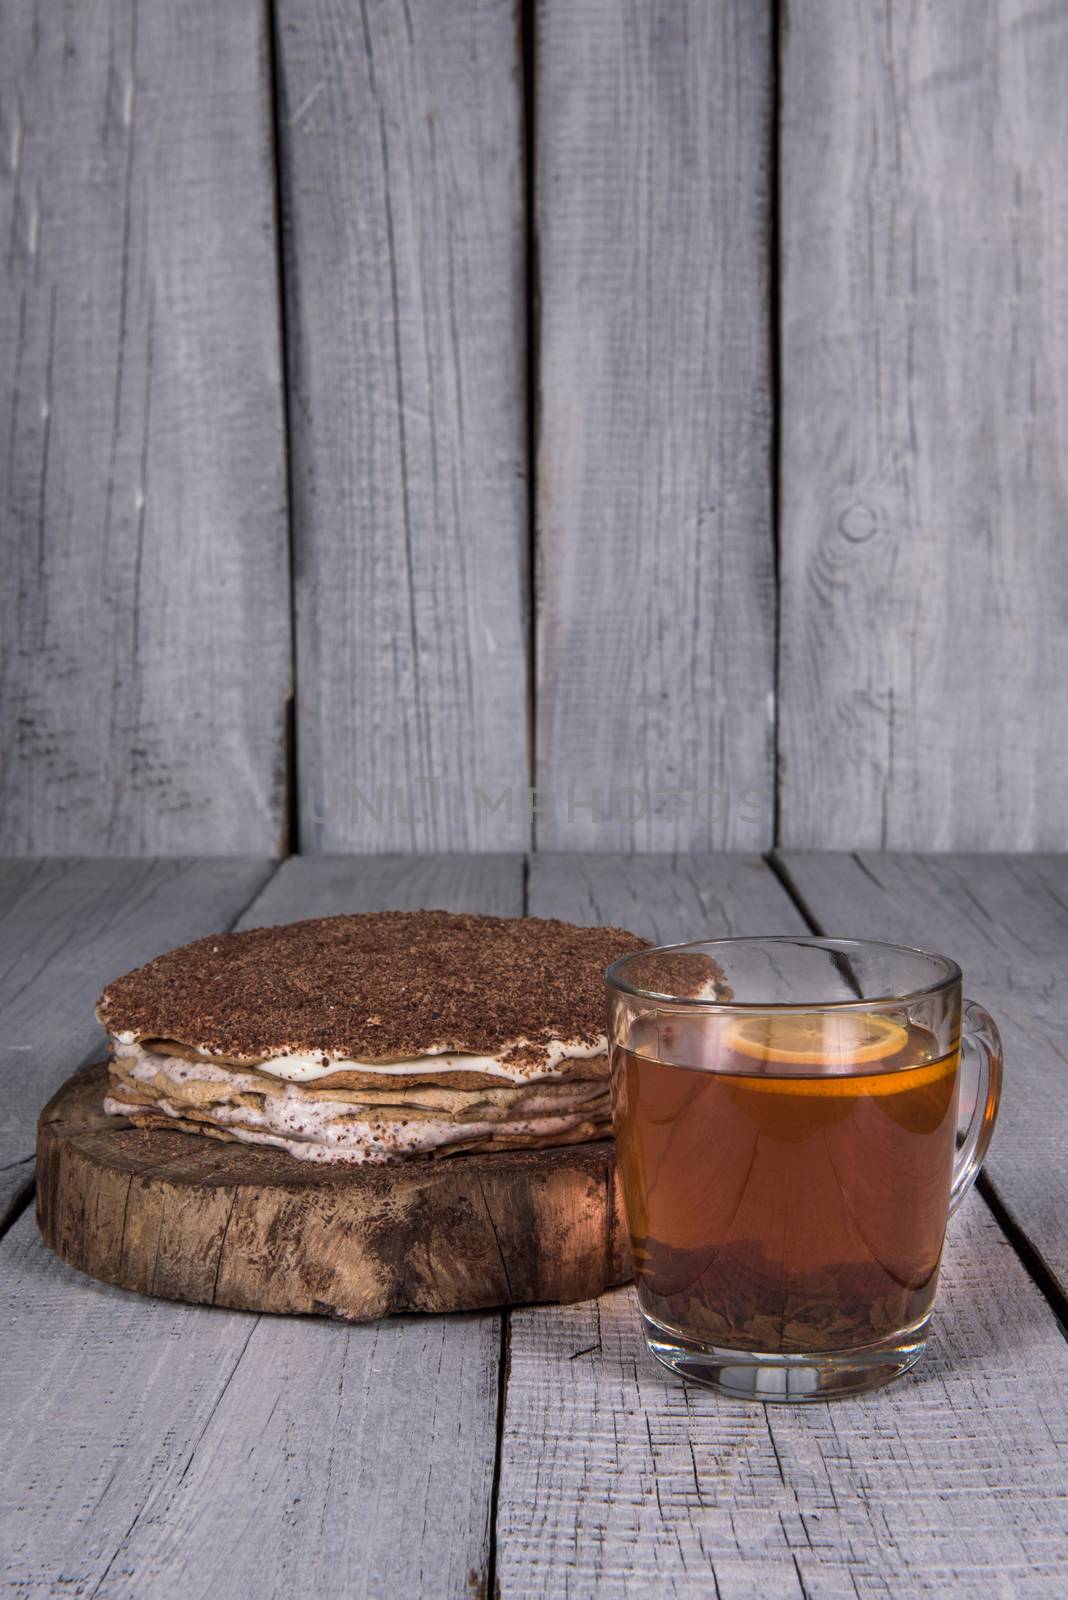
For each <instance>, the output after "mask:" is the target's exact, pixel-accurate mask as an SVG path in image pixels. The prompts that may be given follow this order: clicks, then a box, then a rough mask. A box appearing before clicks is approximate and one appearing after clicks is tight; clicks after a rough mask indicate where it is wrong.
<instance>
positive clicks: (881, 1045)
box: [724, 1011, 908, 1072]
mask: <svg viewBox="0 0 1068 1600" xmlns="http://www.w3.org/2000/svg"><path fill="white" fill-rule="evenodd" d="M724 1042H725V1043H726V1044H727V1046H728V1047H729V1048H730V1049H731V1050H734V1051H736V1052H737V1053H738V1054H739V1055H742V1056H748V1057H749V1058H750V1059H751V1060H753V1061H763V1062H768V1063H769V1064H773V1063H777V1064H779V1065H782V1066H798V1067H824V1068H825V1069H828V1070H830V1071H832V1072H833V1071H835V1070H836V1069H839V1068H841V1067H862V1066H871V1065H873V1064H874V1063H875V1062H878V1061H889V1059H890V1057H891V1056H896V1055H897V1053H898V1051H899V1050H903V1049H904V1048H905V1045H906V1044H907V1043H908V1032H907V1030H906V1029H905V1028H903V1027H902V1025H901V1023H900V1022H894V1021H893V1019H892V1018H890V1017H883V1016H879V1015H876V1014H869V1013H865V1012H862V1011H808V1012H783V1013H781V1014H776V1013H766V1014H765V1015H763V1016H755V1017H742V1018H741V1019H740V1020H739V1021H737V1022H732V1023H731V1024H730V1026H729V1027H728V1029H727V1032H726V1036H725V1040H724Z"/></svg>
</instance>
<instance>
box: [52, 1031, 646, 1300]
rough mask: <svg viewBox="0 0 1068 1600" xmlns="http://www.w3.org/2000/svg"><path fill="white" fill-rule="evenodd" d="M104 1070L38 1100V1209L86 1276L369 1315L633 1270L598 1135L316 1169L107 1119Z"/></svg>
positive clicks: (145, 1290) (616, 1276) (522, 1293)
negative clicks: (541, 1146)
mask: <svg viewBox="0 0 1068 1600" xmlns="http://www.w3.org/2000/svg"><path fill="white" fill-rule="evenodd" d="M107 1079H108V1075H107V1068H106V1066H105V1065H104V1064H103V1063H99V1064H97V1065H95V1066H92V1067H89V1068H87V1069H86V1070H85V1071H83V1072H80V1073H78V1074H76V1075H75V1076H74V1077H72V1078H71V1079H70V1080H69V1082H67V1083H65V1084H64V1085H63V1087H62V1088H61V1089H60V1091H59V1093H58V1094H56V1095H55V1096H53V1098H52V1099H51V1100H50V1101H49V1103H48V1105H47V1106H46V1107H45V1108H44V1110H43V1111H42V1113H41V1118H40V1123H39V1125H38V1134H37V1222H38V1226H39V1227H40V1230H41V1234H42V1236H43V1238H44V1240H45V1243H46V1244H47V1245H49V1247H50V1248H51V1249H53V1250H54V1251H55V1252H56V1254H57V1255H59V1256H62V1258H63V1260H64V1261H67V1262H69V1263H70V1265H71V1266H72V1267H77V1268H78V1269H79V1271H81V1272H85V1273H88V1274H89V1276H90V1277H94V1278H102V1279H103V1280H104V1281H105V1282H106V1283H114V1284H118V1285H119V1286H120V1287H121V1288H124V1289H135V1290H137V1291H138V1292H139V1293H140V1294H149V1295H165V1296H166V1297H167V1299H169V1300H192V1301H195V1302H199V1303H201V1304H204V1305H212V1306H229V1307H231V1308H233V1309H236V1310H239V1311H275V1312H282V1313H287V1314H292V1313H303V1314H304V1315H315V1316H326V1317H338V1318H340V1319H341V1320H342V1321H346V1322H373V1321H375V1320H377V1319H378V1318H380V1317H385V1316H392V1315H393V1314H394V1313H396V1312H405V1311H427V1312H441V1311H472V1310H477V1309H481V1308H485V1307H489V1306H504V1305H511V1304H523V1303H526V1302H529V1301H535V1300H554V1301H562V1300H585V1299H588V1298H589V1297H590V1296H591V1295H596V1294H600V1293H601V1291H602V1289H606V1288H611V1287H614V1286H615V1285H617V1284H620V1283H625V1282H627V1280H628V1279H629V1278H630V1276H631V1262H630V1249H629V1245H628V1241H627V1235H626V1229H625V1226H624V1223H623V1216H622V1207H621V1202H620V1198H619V1193H618V1185H617V1178H616V1162H615V1147H614V1145H613V1143H612V1141H611V1140H610V1139H598V1140H596V1141H595V1142H593V1143H591V1144H575V1145H569V1146H565V1147H563V1148H560V1149H549V1150H509V1151H498V1152H489V1153H479V1152H477V1151H472V1152H470V1153H468V1154H464V1155H460V1156H456V1157H454V1158H453V1159H451V1160H441V1161H419V1162H407V1163H404V1164H402V1165H399V1166H381V1167H376V1166H368V1167H348V1168H345V1167H336V1166H335V1167H330V1166H326V1165H318V1164H316V1163H314V1162H305V1161H296V1160H294V1159H293V1157H292V1156H291V1155H288V1154H287V1153H286V1152H284V1151H278V1150H268V1149H258V1148H256V1147H250V1146H248V1145H242V1144H236V1143H224V1142H222V1141H219V1140H216V1139H211V1138H207V1137H196V1136H193V1137H191V1136H190V1134H189V1133H187V1132H182V1131H180V1130H176V1129H170V1128H166V1127H156V1128H135V1127H132V1126H131V1125H130V1124H129V1123H128V1122H126V1121H125V1120H124V1119H123V1120H120V1119H116V1118H115V1117H109V1116H106V1115H105V1113H104V1110H103V1102H104V1095H105V1093H106V1092H107Z"/></svg>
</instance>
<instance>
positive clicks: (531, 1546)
mask: <svg viewBox="0 0 1068 1600" xmlns="http://www.w3.org/2000/svg"><path fill="white" fill-rule="evenodd" d="M510 1334H511V1337H510V1377H509V1383H508V1393H507V1409H506V1413H505V1425H504V1436H503V1441H502V1465H501V1476H500V1492H499V1513H498V1525H497V1572H498V1577H499V1580H500V1590H501V1596H502V1600H509V1596H520V1595H521V1596H524V1597H527V1596H533V1595H545V1596H547V1597H548V1596H552V1597H554V1600H556V1597H562V1596H573V1597H575V1600H580V1597H581V1600H586V1597H588V1596H594V1595H595V1596H598V1597H604V1600H607V1597H609V1596H611V1597H623V1596H635V1597H637V1596H642V1597H645V1596H649V1595H654V1594H655V1595H657V1596H672V1597H676V1596H685V1597H687V1600H707V1597H709V1596H715V1595H719V1596H721V1597H722V1600H767V1597H768V1596H777V1597H781V1600H825V1597H827V1600H832V1597H833V1600H838V1597H840V1596H842V1597H844V1596H850V1597H853V1600H889V1597H891V1596H898V1595H908V1596H909V1597H910V1600H928V1597H929V1600H990V1597H991V1596H992V1595H1004V1596H1006V1597H1007V1596H1010V1595H1011V1596H1013V1597H1014V1600H1055V1597H1056V1596H1058V1595H1060V1594H1062V1593H1063V1592H1064V1589H1065V1585H1066V1583H1068V1493H1066V1490H1068V1400H1066V1395H1068V1344H1066V1343H1065V1340H1064V1337H1063V1335H1062V1334H1061V1332H1060V1330H1059V1328H1058V1326H1057V1323H1056V1321H1055V1320H1054V1318H1053V1316H1052V1315H1051V1314H1050V1312H1049V1309H1048V1307H1047V1306H1046V1303H1045V1301H1044V1300H1043V1299H1042V1297H1041V1295H1040V1294H1039V1293H1038V1291H1037V1289H1036V1288H1035V1287H1034V1285H1033V1284H1032V1283H1031V1282H1030V1280H1029V1279H1028V1277H1027V1275H1026V1274H1025V1272H1024V1271H1023V1269H1022V1267H1021V1265H1020V1263H1019V1261H1018V1260H1017V1258H1016V1256H1015V1255H1014V1254H1013V1252H1012V1250H1011V1249H1010V1248H1009V1246H1008V1245H1007V1243H1006V1241H1005V1239H1004V1237H1003V1235H1002V1234H1001V1233H1000V1231H999V1230H998V1228H997V1226H996V1224H995V1223H994V1222H993V1220H992V1218H991V1217H990V1215H989V1213H988V1212H987V1211H986V1209H985V1207H984V1206H983V1205H982V1202H981V1201H979V1200H978V1199H977V1198H973V1199H972V1200H971V1201H969V1202H968V1204H967V1206H966V1207H965V1209H964V1210H963V1211H962V1212H961V1213H960V1214H959V1216H958V1217H957V1219H956V1221H955V1222H954V1224H953V1226H952V1229H951V1232H950V1242H949V1247H948V1251H947V1260H946V1264H945V1267H944V1271H943V1280H942V1287H941V1292H940V1300H939V1309H938V1311H937V1312H936V1329H935V1333H934V1336H933V1339H932V1343H931V1346H930V1348H929V1351H928V1353H927V1355H926V1356H925V1357H924V1359H923V1361H922V1362H921V1363H920V1365H919V1367H918V1368H917V1369H916V1371H915V1372H914V1373H911V1374H909V1375H908V1376H907V1377H906V1378H904V1379H902V1380H900V1382H899V1383H897V1384H896V1385H894V1386H893V1387H891V1388H890V1389H887V1390H885V1391H883V1392H881V1393H877V1394H872V1395H867V1396H864V1397H862V1398H860V1399H855V1400H840V1401H836V1402H834V1403H833V1404H830V1405H820V1406H813V1407H811V1408H808V1407H806V1408H804V1409H803V1410H794V1411H791V1410H789V1409H788V1408H785V1407H782V1406H778V1407H775V1406H772V1407H763V1406H757V1405H744V1404H738V1403H732V1402H730V1401H725V1400H723V1399H722V1398H720V1397H719V1396H716V1395H713V1394H710V1393H708V1392H707V1391H702V1390H700V1389H698V1388H696V1387H693V1386H688V1385H683V1384H682V1383H679V1382H678V1381H677V1380H675V1379H673V1378H671V1377H670V1376H669V1375H668V1374H667V1373H665V1372H662V1371H661V1370H660V1369H659V1368H657V1367H656V1365H655V1364H654V1363H653V1361H652V1359H651V1358H650V1357H648V1356H647V1355H646V1353H645V1350H644V1346H643V1342H642V1335H641V1331H640V1327H639V1321H638V1313H637V1305H636V1302H635V1298H634V1293H633V1291H632V1290H630V1289H622V1290H617V1291H616V1292H614V1293H613V1294H610V1295H605V1296H602V1298H601V1299H600V1300H597V1301H593V1302H590V1303H588V1304H586V1305H580V1306H568V1307H563V1308H554V1309H553V1310H551V1311H550V1310H547V1309H544V1308H543V1309H534V1310H530V1311H516V1312H513V1313H512V1317H511V1323H510Z"/></svg>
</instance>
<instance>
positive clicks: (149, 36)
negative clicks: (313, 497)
mask: <svg viewBox="0 0 1068 1600" xmlns="http://www.w3.org/2000/svg"><path fill="white" fill-rule="evenodd" d="M270 129H271V119H270V100H269V90H268V72H267V36H266V25H265V11H264V8H263V6H262V5H260V4H258V3H256V0H232V3H228V4H227V5H225V6H217V5H214V4H212V3H211V0H191V3H190V4H186V5H182V6H178V7H176V6H172V5H169V4H167V3H166V0H137V3H136V4H130V3H128V0H104V3H101V4H100V5H96V6H92V7H86V6H74V7H62V6H59V7H57V6H46V7H37V6H31V5H30V4H22V3H18V4H14V5H10V6H5V7H4V8H3V13H2V16H0V147H2V149H3V152H4V155H3V157H2V158H0V238H3V240H4V247H3V253H2V260H0V359H2V363H3V367H4V371H5V373H6V374H7V376H6V379H5V382H4V384H3V389H2V393H0V441H2V442H0V450H2V451H3V453H4V454H3V459H4V461H5V467H4V468H3V469H2V471H0V477H2V480H3V496H4V498H3V509H2V524H0V526H2V530H3V545H4V550H5V560H4V577H3V583H2V585H0V717H2V720H3V726H4V730H5V737H4V755H3V763H2V768H0V849H2V850H4V851H7V852H9V853H14V854H23V853H26V854H33V853H45V854H51V853H61V852H64V851H78V850H82V851H88V852H92V853H93V854H97V855H100V854H110V855H120V854H124V853H130V854H136V853H151V852H156V853H164V854H171V853H180V852H182V851H187V852H188V851H193V850H196V851H201V852H203V851H213V852H226V851H237V850H245V851H251V852H259V853H261V854H264V855H266V854H268V853H272V852H274V851H276V850H277V848H278V843H279V835H280V833H281V831H282V826H283V820H284V818H283V812H284V798H285V797H284V779H285V750H284V732H285V701H286V695H287V693H288V689H289V681H290V635H289V600H288V561H287V553H286V496H285V448H284V432H283V416H282V382H281V355H280V347H279V337H278V294H277V283H276V259H275V239H274V213H273V197H274V181H273V174H272V158H271V134H270Z"/></svg>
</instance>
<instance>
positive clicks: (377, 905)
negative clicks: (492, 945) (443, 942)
mask: <svg viewBox="0 0 1068 1600" xmlns="http://www.w3.org/2000/svg"><path fill="white" fill-rule="evenodd" d="M420 909H426V910H429V911H472V912H478V913H480V914H482V915H484V916H494V917H518V916H521V915H522V911H523V857H522V856H519V855H491V854H489V853H488V852H487V853H486V854H478V855H441V856H411V855H390V856H387V855H381V856H379V855H367V856H290V857H289V859H288V860H287V861H283V862H282V864H281V866H280V867H279V868H278V871H277V872H276V873H275V875H274V877H273V878H272V879H271V881H270V883H268V884H267V885H266V887H265V888H264V890H263V892H262V893H261V894H260V895H259V896H258V897H257V899H256V901H255V903H254V904H253V905H251V906H250V907H249V910H248V915H247V916H246V917H244V918H243V919H242V922H241V926H242V927H243V928H251V927H266V926H269V925H270V924H271V923H275V922H292V921H293V920H294V919H295V918H298V917H336V916H342V915H344V914H346V913H351V912H355V911H412V910H420Z"/></svg>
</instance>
